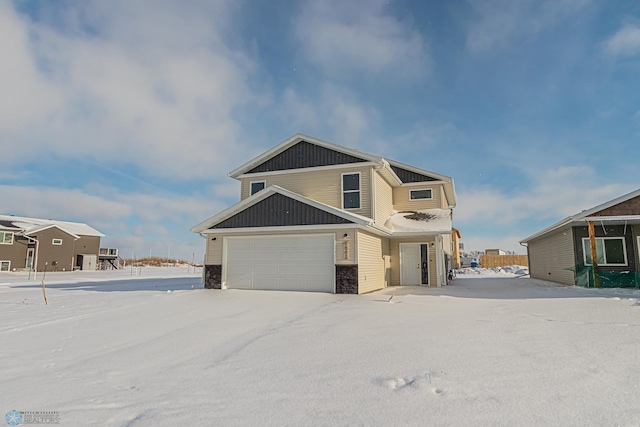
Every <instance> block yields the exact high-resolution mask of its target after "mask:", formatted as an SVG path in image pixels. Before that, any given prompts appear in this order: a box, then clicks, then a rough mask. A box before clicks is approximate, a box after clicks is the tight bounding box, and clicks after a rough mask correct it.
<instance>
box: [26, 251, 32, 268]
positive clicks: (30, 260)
mask: <svg viewBox="0 0 640 427" xmlns="http://www.w3.org/2000/svg"><path fill="white" fill-rule="evenodd" d="M33 253H34V249H33V248H29V249H27V265H26V266H25V267H26V268H31V267H32V266H33Z"/></svg>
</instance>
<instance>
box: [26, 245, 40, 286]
mask: <svg viewBox="0 0 640 427" xmlns="http://www.w3.org/2000/svg"><path fill="white" fill-rule="evenodd" d="M23 236H24V237H26V238H27V239H29V241H30V242H35V244H36V254H35V256H34V257H33V258H34V259H33V261H31V263H32V264H33V265H32V269H33V280H36V274H37V273H38V254H39V253H40V241H39V240H38V239H34V238H33V237H29V236H27V235H26V234H23Z"/></svg>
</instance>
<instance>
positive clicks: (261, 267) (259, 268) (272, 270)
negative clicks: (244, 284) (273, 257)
mask: <svg viewBox="0 0 640 427" xmlns="http://www.w3.org/2000/svg"><path fill="white" fill-rule="evenodd" d="M253 274H254V275H270V274H271V275H274V276H276V275H277V274H278V266H277V265H276V264H255V266H254V269H253Z"/></svg>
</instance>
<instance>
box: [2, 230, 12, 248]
mask: <svg viewBox="0 0 640 427" xmlns="http://www.w3.org/2000/svg"><path fill="white" fill-rule="evenodd" d="M0 245H13V233H11V232H8V231H0Z"/></svg>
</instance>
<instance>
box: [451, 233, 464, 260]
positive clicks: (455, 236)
mask: <svg viewBox="0 0 640 427" xmlns="http://www.w3.org/2000/svg"><path fill="white" fill-rule="evenodd" d="M452 231H453V233H452V234H451V237H452V242H451V244H452V245H453V268H460V267H462V263H461V262H460V238H461V237H462V236H461V235H460V230H458V229H457V228H455V227H454V228H453V229H452Z"/></svg>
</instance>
